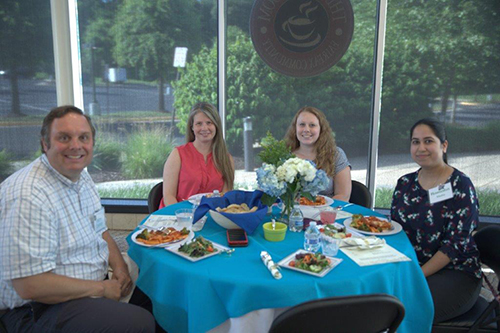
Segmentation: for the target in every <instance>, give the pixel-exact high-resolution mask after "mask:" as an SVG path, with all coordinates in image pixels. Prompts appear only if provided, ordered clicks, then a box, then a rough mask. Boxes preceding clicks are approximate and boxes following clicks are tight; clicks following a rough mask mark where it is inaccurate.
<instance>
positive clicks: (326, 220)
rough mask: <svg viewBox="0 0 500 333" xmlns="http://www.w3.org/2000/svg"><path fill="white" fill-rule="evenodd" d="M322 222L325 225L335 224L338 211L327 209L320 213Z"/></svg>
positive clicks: (331, 208)
mask: <svg viewBox="0 0 500 333" xmlns="http://www.w3.org/2000/svg"><path fill="white" fill-rule="evenodd" d="M319 216H320V219H321V222H323V224H334V223H335V219H336V218H337V209H336V208H333V207H325V208H323V210H321V212H320V213H319Z"/></svg>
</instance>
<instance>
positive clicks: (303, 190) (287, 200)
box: [257, 157, 329, 213]
mask: <svg viewBox="0 0 500 333" xmlns="http://www.w3.org/2000/svg"><path fill="white" fill-rule="evenodd" d="M328 182H329V180H328V177H327V175H326V173H325V172H324V171H323V170H318V169H316V166H315V164H314V163H313V162H311V161H308V160H303V159H301V158H298V157H293V158H289V159H287V160H286V161H285V162H284V163H283V164H282V165H280V166H278V167H277V168H276V167H275V166H273V165H270V164H266V163H264V164H263V165H262V167H261V168H259V169H257V183H258V185H259V188H260V189H261V190H262V191H263V192H264V193H265V194H266V195H267V196H265V195H264V196H262V202H263V203H264V204H266V205H268V206H270V205H271V204H272V203H274V202H275V201H276V199H277V198H281V200H282V201H283V203H284V205H285V212H286V213H289V212H290V211H291V209H292V207H293V204H294V202H295V201H296V200H298V198H299V196H300V195H309V194H310V195H316V194H317V193H318V192H319V191H322V190H324V189H326V188H327V186H328Z"/></svg>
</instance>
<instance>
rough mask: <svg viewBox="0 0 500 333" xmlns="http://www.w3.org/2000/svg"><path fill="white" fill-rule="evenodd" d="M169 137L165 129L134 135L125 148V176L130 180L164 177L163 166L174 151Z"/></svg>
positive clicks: (123, 167) (143, 131)
mask: <svg viewBox="0 0 500 333" xmlns="http://www.w3.org/2000/svg"><path fill="white" fill-rule="evenodd" d="M168 137H169V135H168V131H167V130H165V129H163V128H156V129H153V130H141V131H138V132H136V133H134V134H132V135H131V137H130V138H129V139H128V140H127V145H126V146H125V154H124V158H123V164H122V173H123V175H124V176H125V177H127V178H130V179H140V178H157V177H162V176H163V165H164V164H165V161H166V159H167V157H168V155H169V154H170V152H172V149H173V145H172V143H171V142H170V141H168Z"/></svg>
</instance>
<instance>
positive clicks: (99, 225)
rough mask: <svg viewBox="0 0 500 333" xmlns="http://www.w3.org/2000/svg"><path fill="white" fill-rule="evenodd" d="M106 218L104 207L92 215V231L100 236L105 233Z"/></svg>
mask: <svg viewBox="0 0 500 333" xmlns="http://www.w3.org/2000/svg"><path fill="white" fill-rule="evenodd" d="M106 228H107V227H106V216H105V215H104V207H101V209H99V210H98V211H97V212H95V213H94V229H95V232H96V233H98V234H102V233H103V232H104V231H106Z"/></svg>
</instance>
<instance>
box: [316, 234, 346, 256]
mask: <svg viewBox="0 0 500 333" xmlns="http://www.w3.org/2000/svg"><path fill="white" fill-rule="evenodd" d="M320 241H321V248H322V249H323V254H324V255H325V256H329V257H335V256H336V255H337V253H338V252H339V246H340V242H341V241H342V240H341V239H339V238H333V237H330V236H326V235H324V234H321V236H320Z"/></svg>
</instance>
